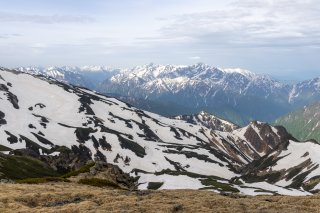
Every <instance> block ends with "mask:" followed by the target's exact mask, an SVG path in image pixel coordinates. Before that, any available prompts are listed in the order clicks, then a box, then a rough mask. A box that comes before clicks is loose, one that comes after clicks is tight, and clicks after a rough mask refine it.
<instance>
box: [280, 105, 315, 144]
mask: <svg viewBox="0 0 320 213" xmlns="http://www.w3.org/2000/svg"><path fill="white" fill-rule="evenodd" d="M275 124H276V125H282V126H284V127H285V128H286V129H287V130H288V132H290V133H291V134H292V135H293V136H294V137H295V138H297V139H299V140H301V141H306V140H310V139H315V140H317V141H318V142H320V103H316V104H312V105H310V106H306V107H304V108H302V109H298V110H296V111H294V112H291V113H289V114H287V115H285V116H283V117H281V118H279V119H277V120H276V121H275Z"/></svg>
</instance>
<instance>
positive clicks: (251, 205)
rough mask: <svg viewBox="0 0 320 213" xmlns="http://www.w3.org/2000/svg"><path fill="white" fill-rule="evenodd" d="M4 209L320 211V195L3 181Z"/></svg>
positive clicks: (0, 196) (1, 208)
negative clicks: (225, 193)
mask: <svg viewBox="0 0 320 213" xmlns="http://www.w3.org/2000/svg"><path fill="white" fill-rule="evenodd" d="M0 187H1V191H0V212H4V213H5V212H46V213H49V212H127V213H130V212H221V213H222V212H264V213H272V212H291V213H298V212H299V213H300V212H319V211H320V208H319V202H320V196H318V195H314V196H308V197H290V196H256V197H250V196H237V195H233V196H232V195H231V196H230V195H229V196H223V195H219V194H216V193H214V192H210V191H202V190H163V191H153V190H151V191H132V192H130V191H125V190H118V189H112V188H103V189H102V188H97V187H92V186H85V185H78V184H70V183H50V184H43V185H24V184H1V185H0Z"/></svg>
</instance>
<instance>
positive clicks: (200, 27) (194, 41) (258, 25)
mask: <svg viewBox="0 0 320 213" xmlns="http://www.w3.org/2000/svg"><path fill="white" fill-rule="evenodd" d="M0 26H1V31H0V66H7V67H17V66H28V65H41V66H48V65H56V66H60V65H72V66H75V65H76V66H82V65H107V66H114V67H128V66H135V65H141V64H146V63H150V62H154V63H161V64H194V63H197V62H203V63H207V64H210V65H214V66H218V67H240V68H245V69H249V70H251V71H253V72H256V73H267V74H271V75H273V76H276V77H279V78H282V79H289V80H290V79H306V78H311V77H315V76H320V0H223V1H222V0H219V1H218V0H28V1H26V0H0Z"/></svg>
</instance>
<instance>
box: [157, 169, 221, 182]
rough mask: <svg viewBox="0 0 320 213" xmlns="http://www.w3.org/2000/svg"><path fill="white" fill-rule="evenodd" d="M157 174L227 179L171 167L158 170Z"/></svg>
mask: <svg viewBox="0 0 320 213" xmlns="http://www.w3.org/2000/svg"><path fill="white" fill-rule="evenodd" d="M154 174H155V175H164V174H167V175H174V176H179V175H186V176H188V177H191V178H214V179H216V180H225V179H223V178H220V177H217V176H212V175H211V176H207V175H201V174H197V173H193V172H188V171H173V170H170V169H164V170H162V171H160V172H156V173H154Z"/></svg>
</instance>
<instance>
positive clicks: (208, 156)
mask: <svg viewBox="0 0 320 213" xmlns="http://www.w3.org/2000/svg"><path fill="white" fill-rule="evenodd" d="M0 145H1V146H0V158H1V164H0V179H3V178H7V179H15V178H18V177H20V178H21V177H24V178H26V177H25V176H26V175H27V171H30V170H32V171H33V172H32V173H31V175H32V177H34V176H35V175H39V171H40V172H41V171H42V172H43V174H42V175H46V176H47V175H48V173H49V174H50V173H58V174H61V173H64V172H68V171H72V170H73V169H75V168H79V167H80V168H81V166H83V165H85V163H86V162H88V161H92V160H94V161H96V162H108V163H109V164H112V165H115V166H117V168H120V169H121V170H122V171H123V172H125V173H127V174H130V176H131V177H132V178H134V180H136V181H137V186H138V188H139V189H146V188H151V187H152V186H153V187H154V186H155V185H156V186H157V188H160V189H181V188H184V189H185V188H189V189H209V190H214V191H222V192H229V193H230V192H233V193H236V192H239V193H242V194H248V195H259V194H287V195H309V194H310V192H317V191H318V190H319V189H320V179H319V175H320V160H319V157H318V156H319V152H320V145H319V144H315V143H312V142H305V143H299V142H297V141H296V140H295V139H294V138H293V137H292V136H291V135H290V134H288V132H287V131H286V129H285V128H283V127H281V126H271V125H269V124H267V123H263V122H256V121H255V122H251V123H250V124H248V125H247V126H245V127H243V128H238V127H237V126H236V125H234V124H232V123H230V122H228V121H226V120H222V119H219V118H218V117H216V116H213V115H209V114H207V113H204V112H202V113H200V114H198V115H190V116H189V117H188V116H179V117H176V118H167V117H163V116H160V115H157V114H154V113H150V112H146V111H143V110H141V109H138V108H135V107H133V106H131V105H130V104H127V103H124V102H122V101H119V100H117V99H115V98H113V97H107V96H103V95H100V94H97V93H95V92H94V91H91V90H88V89H84V88H80V87H76V86H72V85H68V84H65V83H63V82H61V81H57V80H55V79H53V78H51V77H48V76H39V75H31V74H25V73H21V72H17V71H15V70H8V69H4V68H1V69H0ZM21 156H27V157H25V158H24V159H25V160H26V162H25V163H17V162H23V161H22V160H21V159H22V157H21ZM15 157H19V159H20V161H14V159H15ZM32 159H33V160H32ZM39 161H41V163H39ZM31 162H33V163H32V164H31ZM36 162H38V163H36ZM30 164H31V165H30ZM35 164H37V166H36V165H35ZM40 166H41V167H40ZM35 169H37V170H36V171H34V170H35ZM17 176H18V177H17ZM27 177H28V176H27ZM29 177H30V176H29Z"/></svg>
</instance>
